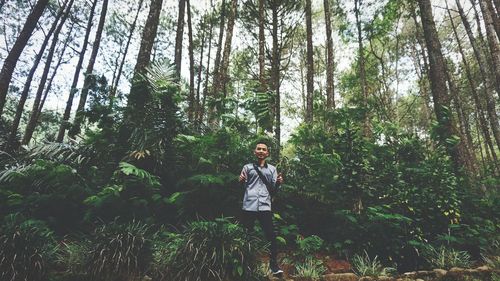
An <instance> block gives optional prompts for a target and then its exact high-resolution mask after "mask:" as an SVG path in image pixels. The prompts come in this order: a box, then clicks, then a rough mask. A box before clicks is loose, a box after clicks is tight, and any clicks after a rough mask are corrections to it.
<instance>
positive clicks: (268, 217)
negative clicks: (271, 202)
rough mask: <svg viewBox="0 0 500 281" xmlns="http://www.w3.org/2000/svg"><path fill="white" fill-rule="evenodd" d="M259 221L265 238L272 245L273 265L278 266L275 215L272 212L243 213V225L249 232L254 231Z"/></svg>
mask: <svg viewBox="0 0 500 281" xmlns="http://www.w3.org/2000/svg"><path fill="white" fill-rule="evenodd" d="M256 219H257V220H259V223H260V225H261V227H262V230H263V231H264V236H265V237H266V239H267V241H269V242H270V243H271V249H270V250H271V261H270V263H271V265H277V262H278V259H277V257H278V245H277V244H276V233H275V232H274V227H273V213H272V212H271V211H259V212H252V211H244V210H243V211H242V215H241V224H243V226H244V227H245V228H247V230H249V231H253V225H254V222H255V220H256Z"/></svg>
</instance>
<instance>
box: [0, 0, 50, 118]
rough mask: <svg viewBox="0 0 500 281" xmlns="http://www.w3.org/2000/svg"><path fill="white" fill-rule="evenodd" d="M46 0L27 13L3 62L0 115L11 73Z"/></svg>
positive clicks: (0, 75) (0, 82)
mask: <svg viewBox="0 0 500 281" xmlns="http://www.w3.org/2000/svg"><path fill="white" fill-rule="evenodd" d="M48 2H49V0H39V1H38V2H37V3H36V5H35V7H33V10H32V11H31V13H30V14H29V15H28V18H27V19H26V22H25V24H24V26H23V29H22V30H21V32H20V33H19V37H18V38H17V39H16V42H15V43H14V46H12V49H11V50H10V52H9V54H8V55H7V57H6V58H5V60H4V62H3V66H2V71H1V72H0V117H2V113H3V108H4V106H5V101H6V99H7V92H8V91H9V85H10V81H11V80H12V74H13V73H14V69H15V68H16V64H17V61H18V60H19V57H20V56H21V53H22V52H23V50H24V47H26V45H27V44H28V40H29V39H30V37H31V34H32V33H33V30H35V27H36V25H37V23H38V20H39V19H40V17H41V16H42V14H43V11H44V10H45V7H47V4H48Z"/></svg>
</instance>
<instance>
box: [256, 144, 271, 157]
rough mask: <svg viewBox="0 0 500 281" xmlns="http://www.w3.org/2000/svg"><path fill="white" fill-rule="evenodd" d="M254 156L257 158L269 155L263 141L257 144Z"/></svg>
mask: <svg viewBox="0 0 500 281" xmlns="http://www.w3.org/2000/svg"><path fill="white" fill-rule="evenodd" d="M254 154H255V156H257V158H258V159H266V158H267V157H268V156H269V150H267V145H265V144H263V143H259V144H257V146H256V147H255V151H254Z"/></svg>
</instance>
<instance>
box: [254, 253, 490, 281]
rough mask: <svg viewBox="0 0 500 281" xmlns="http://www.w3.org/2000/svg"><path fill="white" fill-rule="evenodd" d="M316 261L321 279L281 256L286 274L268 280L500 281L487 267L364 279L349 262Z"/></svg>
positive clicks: (323, 256)
mask: <svg viewBox="0 0 500 281" xmlns="http://www.w3.org/2000/svg"><path fill="white" fill-rule="evenodd" d="M314 258H315V259H317V260H320V261H322V263H323V266H324V267H325V269H326V272H325V273H324V275H323V276H321V277H319V278H308V277H299V276H296V273H295V264H293V261H291V260H290V259H288V258H287V254H286V253H284V254H283V253H282V254H280V258H279V259H280V260H281V261H282V262H281V269H282V270H283V274H282V275H281V276H279V277H273V276H269V280H272V281H375V280H379V281H455V280H456V281H500V270H496V269H491V268H489V267H487V266H485V265H483V266H477V267H475V268H470V269H465V268H458V267H454V268H451V269H449V270H444V269H433V270H429V271H424V270H421V271H412V272H405V273H402V274H399V275H397V276H378V277H372V276H363V277H359V276H357V275H356V274H354V273H353V270H352V266H351V264H350V263H349V262H348V261H345V260H341V259H337V258H335V257H333V256H331V255H326V254H316V255H315V256H314ZM259 260H261V262H263V263H265V264H267V263H268V262H269V257H267V256H262V257H261V258H259Z"/></svg>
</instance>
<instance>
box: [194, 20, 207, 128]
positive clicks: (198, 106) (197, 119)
mask: <svg viewBox="0 0 500 281" xmlns="http://www.w3.org/2000/svg"><path fill="white" fill-rule="evenodd" d="M205 29H206V26H205V22H204V21H203V23H202V26H201V40H200V42H201V51H200V60H199V61H198V78H197V81H196V83H197V86H196V101H195V108H194V121H195V127H196V128H197V129H199V128H200V125H201V121H200V111H201V97H200V91H201V89H200V88H201V74H202V72H203V55H204V52H205V43H206V36H205V32H206V31H205ZM210 35H211V34H210ZM209 40H210V39H209ZM209 59H210V58H209Z"/></svg>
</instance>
